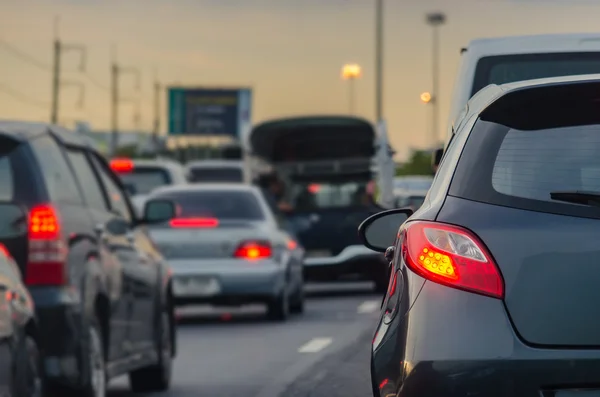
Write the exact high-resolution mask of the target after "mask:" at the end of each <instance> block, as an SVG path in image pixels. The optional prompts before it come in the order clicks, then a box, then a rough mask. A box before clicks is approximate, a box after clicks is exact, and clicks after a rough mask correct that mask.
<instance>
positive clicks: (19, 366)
mask: <svg viewBox="0 0 600 397" xmlns="http://www.w3.org/2000/svg"><path fill="white" fill-rule="evenodd" d="M13 390H14V391H13V395H14V396H15V397H42V391H43V390H42V372H41V358H40V351H39V349H38V346H37V343H36V342H35V340H34V339H33V338H32V337H31V336H29V335H25V336H24V337H23V338H22V339H21V341H20V342H19V349H18V354H17V361H16V362H15V379H14V385H13Z"/></svg>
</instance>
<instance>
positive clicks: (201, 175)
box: [190, 167, 244, 183]
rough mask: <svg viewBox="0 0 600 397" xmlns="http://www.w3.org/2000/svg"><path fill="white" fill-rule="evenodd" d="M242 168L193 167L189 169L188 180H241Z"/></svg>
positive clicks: (195, 181)
mask: <svg viewBox="0 0 600 397" xmlns="http://www.w3.org/2000/svg"><path fill="white" fill-rule="evenodd" d="M243 181H244V175H243V173H242V170H241V169H240V168H237V167H235V168H234V167H223V168H216V167H210V168H209V167H195V168H192V169H191V170H190V182H194V183H199V182H243Z"/></svg>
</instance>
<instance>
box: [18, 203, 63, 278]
mask: <svg viewBox="0 0 600 397" xmlns="http://www.w3.org/2000/svg"><path fill="white" fill-rule="evenodd" d="M27 258H28V261H27V269H26V274H25V283H26V284H28V285H64V284H65V283H66V282H67V268H66V260H67V246H66V244H65V242H64V241H63V239H62V235H61V231H60V218H59V216H58V212H57V211H56V210H55V209H54V208H53V207H52V206H49V205H40V206H36V207H33V208H32V209H31V211H30V212H29V251H28V255H27Z"/></svg>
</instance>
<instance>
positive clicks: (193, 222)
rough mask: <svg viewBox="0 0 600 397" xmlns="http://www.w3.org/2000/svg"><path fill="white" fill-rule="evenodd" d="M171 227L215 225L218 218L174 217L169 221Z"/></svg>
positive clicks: (217, 223)
mask: <svg viewBox="0 0 600 397" xmlns="http://www.w3.org/2000/svg"><path fill="white" fill-rule="evenodd" d="M169 224H170V225H171V227H173V228H196V227H199V228H201V227H217V226H219V220H218V219H216V218H175V219H171V221H170V222H169Z"/></svg>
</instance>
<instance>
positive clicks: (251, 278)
mask: <svg viewBox="0 0 600 397" xmlns="http://www.w3.org/2000/svg"><path fill="white" fill-rule="evenodd" d="M210 191H212V192H222V193H223V195H227V194H228V192H240V191H243V192H247V193H248V194H251V195H253V196H254V197H255V198H256V200H257V201H258V203H259V204H260V207H261V209H262V212H263V213H264V220H262V221H247V220H243V219H240V220H235V219H232V220H224V221H222V222H220V224H219V226H218V227H215V228H189V229H188V228H183V229H177V228H170V227H168V226H157V227H151V228H150V235H151V237H152V239H153V240H154V242H155V243H156V244H157V246H158V247H159V249H160V251H161V252H162V254H163V256H164V257H165V260H166V261H167V262H168V264H169V265H170V267H171V269H172V272H173V282H174V284H173V287H174V291H173V292H174V295H175V298H176V301H177V304H178V305H185V304H194V303H210V304H217V305H218V304H225V305H230V304H232V305H238V304H243V303H252V302H260V303H265V302H268V301H269V300H271V299H274V298H276V297H278V296H280V294H282V293H283V292H286V293H287V294H288V296H292V297H293V296H296V295H297V294H302V284H303V276H302V262H303V258H304V249H303V248H302V247H301V246H299V245H298V244H297V242H296V241H295V240H294V239H293V237H292V236H291V235H290V234H288V233H287V232H286V231H284V230H283V229H282V228H280V226H279V225H278V222H277V220H276V218H275V216H274V215H273V214H272V212H271V210H270V208H269V206H268V205H267V203H266V201H265V199H264V197H263V195H262V193H261V192H260V190H259V189H258V188H256V187H255V186H251V185H245V184H198V185H193V184H190V185H187V186H173V187H165V188H161V189H158V190H157V191H155V192H154V193H153V194H152V195H151V198H154V197H169V193H176V192H197V193H198V194H199V195H200V194H202V192H210ZM244 241H268V242H269V243H270V244H271V247H272V252H273V254H272V256H271V257H270V258H267V259H257V260H247V259H240V258H236V257H234V253H235V250H236V248H237V247H239V245H240V244H241V243H242V242H244Z"/></svg>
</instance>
